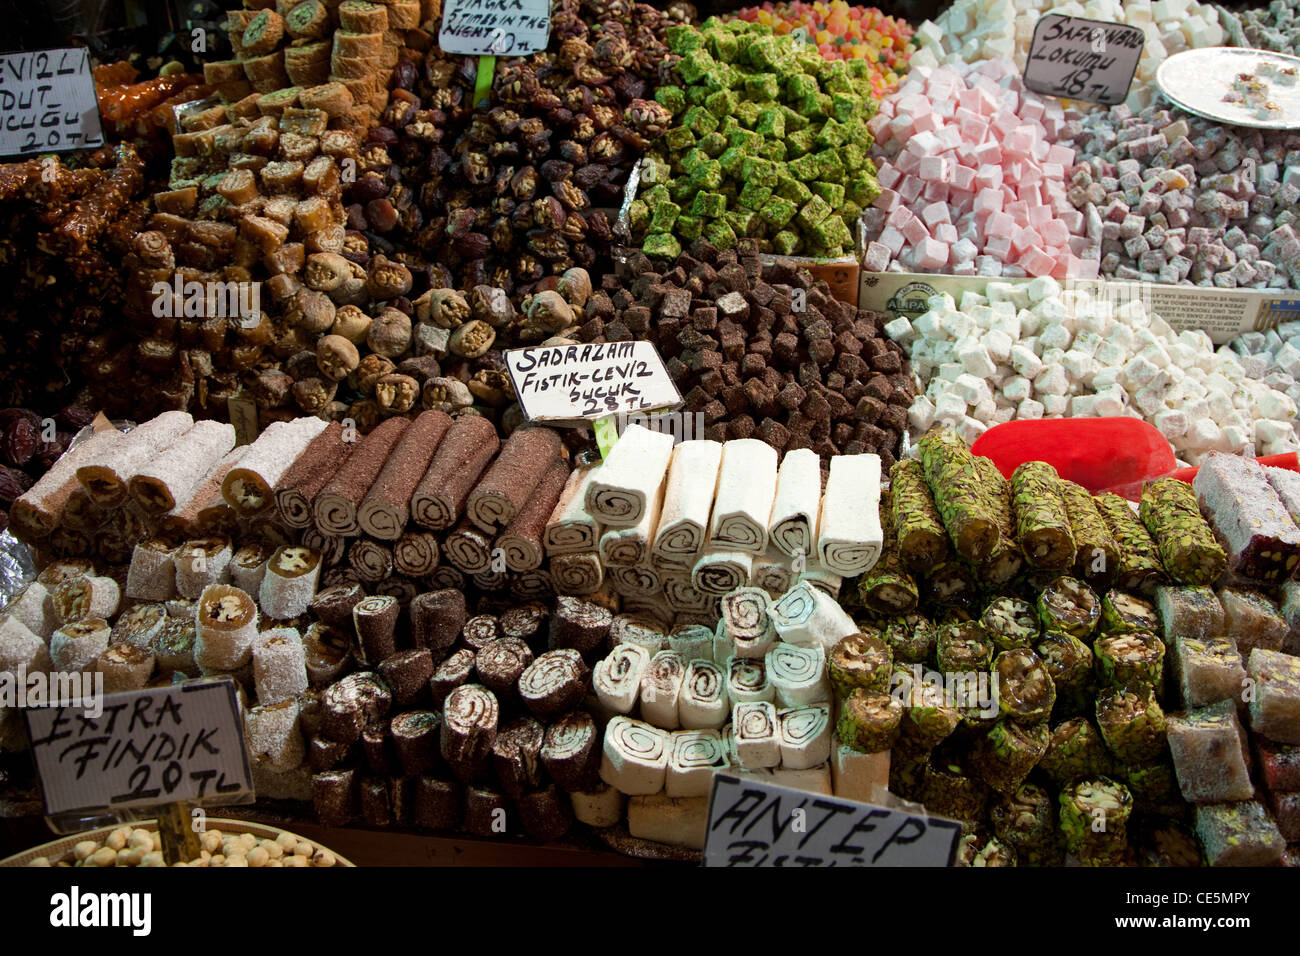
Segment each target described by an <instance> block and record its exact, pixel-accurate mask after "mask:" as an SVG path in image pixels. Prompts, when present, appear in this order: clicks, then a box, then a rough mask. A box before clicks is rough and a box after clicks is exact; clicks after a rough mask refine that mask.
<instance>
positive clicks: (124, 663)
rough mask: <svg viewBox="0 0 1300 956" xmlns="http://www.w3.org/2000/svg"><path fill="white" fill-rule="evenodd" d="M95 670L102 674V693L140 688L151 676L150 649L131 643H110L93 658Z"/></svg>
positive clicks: (151, 660) (152, 660)
mask: <svg viewBox="0 0 1300 956" xmlns="http://www.w3.org/2000/svg"><path fill="white" fill-rule="evenodd" d="M95 670H97V671H98V672H99V673H101V674H103V675H104V693H106V694H114V693H117V692H118V691H124V690H140V689H141V688H142V687H144V686H145V685H146V684H147V683H149V678H150V677H152V676H153V671H154V655H153V652H152V651H149V650H145V649H143V648H139V647H135V646H134V645H132V644H110V645H109V646H108V648H107V649H106V650H105V651H103V653H101V654H100V655H99V657H97V658H96V659H95Z"/></svg>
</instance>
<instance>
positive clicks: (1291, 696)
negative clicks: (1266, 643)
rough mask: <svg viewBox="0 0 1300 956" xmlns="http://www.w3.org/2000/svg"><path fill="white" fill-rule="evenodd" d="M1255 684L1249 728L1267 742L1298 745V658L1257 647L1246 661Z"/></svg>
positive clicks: (1299, 720)
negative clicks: (1267, 739) (1266, 739)
mask: <svg viewBox="0 0 1300 956" xmlns="http://www.w3.org/2000/svg"><path fill="white" fill-rule="evenodd" d="M1246 674H1247V675H1248V676H1249V677H1250V678H1251V679H1252V680H1253V681H1254V682H1255V686H1254V692H1255V693H1254V696H1253V697H1252V698H1251V700H1250V728H1251V730H1253V731H1254V732H1255V733H1257V734H1263V735H1264V736H1265V737H1267V738H1269V739H1270V740H1276V741H1278V742H1279V743H1284V744H1300V657H1293V656H1291V655H1290V654H1282V653H1280V652H1278V651H1265V650H1260V649H1259V648H1256V649H1255V650H1253V651H1251V652H1250V656H1249V657H1247V658H1246Z"/></svg>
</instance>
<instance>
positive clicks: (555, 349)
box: [505, 342, 682, 422]
mask: <svg viewBox="0 0 1300 956" xmlns="http://www.w3.org/2000/svg"><path fill="white" fill-rule="evenodd" d="M505 358H506V369H507V370H508V371H509V372H510V381H511V382H512V383H513V385H514V388H515V396H516V397H517V398H518V400H519V404H520V405H521V406H522V407H523V410H524V415H525V416H526V417H527V418H528V420H529V421H534V422H578V421H584V420H591V419H596V418H604V417H605V416H607V415H619V414H623V415H627V414H631V413H634V412H649V411H655V410H658V409H664V408H673V407H676V406H677V405H680V404H681V401H682V396H681V393H680V392H678V391H677V386H676V385H675V384H674V383H673V380H672V377H671V376H670V375H669V374H668V369H667V368H665V367H664V361H663V359H662V358H660V356H659V352H658V350H657V349H656V348H655V347H654V346H653V345H652V344H651V343H649V342H604V343H601V344H590V345H552V346H533V347H531V348H522V349H511V350H510V351H508V352H506V354H505Z"/></svg>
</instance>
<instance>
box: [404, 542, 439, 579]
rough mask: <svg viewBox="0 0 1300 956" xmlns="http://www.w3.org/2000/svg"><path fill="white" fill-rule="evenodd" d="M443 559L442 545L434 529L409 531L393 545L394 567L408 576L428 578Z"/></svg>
mask: <svg viewBox="0 0 1300 956" xmlns="http://www.w3.org/2000/svg"><path fill="white" fill-rule="evenodd" d="M440 560H442V546H441V545H440V544H439V543H438V536H437V535H436V534H434V533H433V532H432V531H408V532H406V533H405V534H403V535H402V536H401V537H399V538H398V539H397V543H396V544H394V545H393V567H395V568H396V569H397V570H398V571H400V572H401V573H402V574H405V575H406V576H407V577H408V578H426V577H428V576H429V575H430V574H432V573H433V572H434V569H435V568H437V567H438V562H439V561H440Z"/></svg>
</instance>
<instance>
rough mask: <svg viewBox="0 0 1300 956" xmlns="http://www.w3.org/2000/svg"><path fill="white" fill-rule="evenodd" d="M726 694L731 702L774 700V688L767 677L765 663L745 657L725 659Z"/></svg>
mask: <svg viewBox="0 0 1300 956" xmlns="http://www.w3.org/2000/svg"><path fill="white" fill-rule="evenodd" d="M727 696H728V697H730V698H731V702H732V703H733V704H749V703H753V702H754V701H759V700H767V701H771V700H775V699H776V688H775V687H773V686H772V682H771V681H769V680H768V679H767V665H766V663H765V662H764V661H763V660H762V659H759V660H754V659H752V658H747V657H733V658H731V660H729V661H727Z"/></svg>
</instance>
